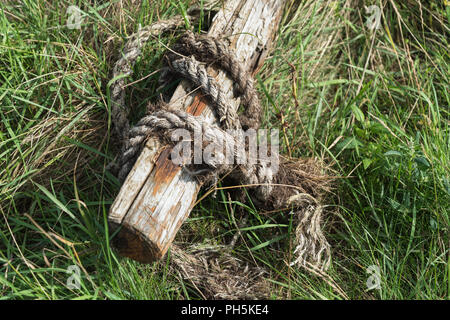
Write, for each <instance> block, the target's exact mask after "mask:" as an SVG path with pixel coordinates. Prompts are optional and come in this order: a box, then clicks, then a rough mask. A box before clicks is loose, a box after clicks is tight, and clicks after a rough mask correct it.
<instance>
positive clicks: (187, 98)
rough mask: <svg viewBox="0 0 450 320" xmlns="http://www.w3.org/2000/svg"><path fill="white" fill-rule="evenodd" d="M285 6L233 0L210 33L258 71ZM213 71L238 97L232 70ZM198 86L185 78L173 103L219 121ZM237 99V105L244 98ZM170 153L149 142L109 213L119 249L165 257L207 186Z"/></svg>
mask: <svg viewBox="0 0 450 320" xmlns="http://www.w3.org/2000/svg"><path fill="white" fill-rule="evenodd" d="M282 5H283V0H230V1H227V2H226V3H225V4H224V6H223V7H222V9H221V10H220V11H219V12H218V13H217V14H216V16H215V17H214V20H213V23H212V25H211V28H210V30H209V32H208V34H209V35H210V36H213V37H219V38H220V37H225V36H226V37H228V39H229V40H230V43H231V44H230V46H231V47H232V48H233V49H234V50H235V52H236V55H237V57H238V58H239V59H240V60H241V62H242V63H244V64H245V65H246V66H247V67H248V69H249V70H250V71H252V72H253V73H255V72H257V71H258V70H259V68H260V67H261V66H262V63H263V60H264V58H265V55H266V53H267V51H268V49H269V47H270V45H271V42H272V41H273V39H274V36H275V33H276V30H277V27H278V23H279V20H280V18H281V14H282V9H283V8H282ZM208 73H209V74H210V75H211V76H214V78H215V79H216V80H217V82H218V83H219V85H220V86H221V90H222V91H223V92H226V93H227V96H228V97H230V98H233V93H232V91H233V90H232V86H233V83H232V81H231V80H230V79H229V78H228V77H227V75H226V73H224V72H223V71H218V72H217V71H215V70H213V69H212V68H208ZM194 89H195V88H192V87H191V84H190V83H189V82H188V81H182V82H181V83H180V85H179V86H178V87H177V89H176V90H175V92H174V94H173V96H172V98H171V100H170V103H171V104H172V106H174V107H177V108H180V109H183V110H186V111H187V112H189V113H191V114H194V115H197V116H198V115H202V116H203V117H205V118H206V119H207V120H208V121H209V122H210V123H217V119H216V117H215V114H214V111H213V108H212V107H211V106H210V105H209V102H208V100H207V99H206V98H205V97H203V95H202V94H201V92H200V91H199V90H194ZM192 91H194V92H193V93H192ZM233 101H234V104H233V107H234V108H235V110H236V109H237V108H238V106H239V104H238V103H239V102H238V101H237V100H236V99H233ZM169 154H170V148H169V147H168V146H161V145H160V144H159V143H158V142H157V141H156V140H155V139H149V140H148V141H147V143H146V145H145V147H144V149H143V151H142V152H141V154H140V156H139V158H138V160H137V161H136V163H135V165H134V167H133V169H132V170H131V171H130V173H129V174H128V176H127V178H126V180H125V182H124V183H123V185H122V188H121V189H120V192H119V194H118V195H117V197H116V199H115V201H114V203H113V205H112V206H111V209H110V213H109V217H108V222H109V225H110V228H111V231H115V230H116V229H117V228H119V227H120V231H119V232H118V234H117V235H116V237H115V238H114V241H113V244H114V246H115V247H116V248H117V249H118V250H119V253H120V254H121V255H123V256H126V257H129V258H131V259H134V260H137V261H140V262H143V263H149V262H152V261H155V260H157V259H160V258H162V257H163V256H164V254H165V253H166V252H167V249H168V248H169V246H170V244H171V243H172V241H173V239H174V238H175V235H176V233H177V231H178V229H179V228H180V226H181V224H182V223H183V222H184V221H185V219H186V218H187V217H188V215H189V213H190V211H191V209H192V207H193V205H194V203H195V200H196V198H197V193H198V191H199V189H200V187H201V185H200V184H199V182H198V181H197V180H196V178H195V177H193V176H191V175H190V174H189V173H188V172H187V171H186V170H184V169H183V168H182V167H180V166H177V165H175V164H174V163H173V162H172V161H171V160H170V159H169Z"/></svg>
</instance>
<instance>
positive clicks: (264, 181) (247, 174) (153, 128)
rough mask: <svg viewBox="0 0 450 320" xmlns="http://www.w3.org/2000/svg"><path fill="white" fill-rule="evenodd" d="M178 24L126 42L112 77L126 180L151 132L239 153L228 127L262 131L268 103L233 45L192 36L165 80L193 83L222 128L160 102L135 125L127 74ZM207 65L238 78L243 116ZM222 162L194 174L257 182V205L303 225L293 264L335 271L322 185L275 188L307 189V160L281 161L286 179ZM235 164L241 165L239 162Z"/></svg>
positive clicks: (260, 165)
mask: <svg viewBox="0 0 450 320" xmlns="http://www.w3.org/2000/svg"><path fill="white" fill-rule="evenodd" d="M178 25H179V24H178V23H176V22H175V21H172V22H169V23H159V24H157V25H152V26H149V27H147V28H143V29H141V30H139V31H138V32H137V33H136V34H135V35H133V36H132V37H131V38H130V40H129V41H128V43H127V44H126V45H125V48H124V54H123V56H122V58H121V59H119V60H118V61H117V63H116V65H115V66H114V71H113V76H114V78H117V80H116V81H114V82H113V84H112V90H111V100H112V101H113V104H112V120H113V123H114V126H115V132H116V134H117V135H118V136H119V137H121V139H122V142H123V147H122V154H121V156H120V157H119V159H118V161H117V165H116V169H117V168H118V171H119V173H118V177H119V179H120V180H121V181H123V180H124V179H125V177H126V176H127V174H128V172H129V171H130V170H131V168H132V166H133V164H134V162H135V160H136V158H137V156H138V155H139V152H140V150H141V148H142V146H143V144H144V142H145V140H146V139H147V138H148V137H149V136H150V135H152V136H156V137H158V138H159V139H161V140H164V138H167V137H169V136H170V133H171V131H173V130H176V129H180V128H182V129H186V130H189V131H191V132H196V131H197V132H202V133H203V135H204V136H205V137H207V140H208V141H210V143H211V144H213V145H217V146H222V147H221V148H216V149H221V150H223V145H224V143H225V144H226V145H227V146H230V147H233V148H235V150H242V149H244V150H245V144H244V145H243V144H242V143H241V144H240V142H239V141H240V139H236V137H235V136H232V135H230V134H229V133H227V131H225V130H227V129H242V128H253V129H257V128H258V127H259V124H260V114H261V112H260V111H261V106H260V103H259V99H258V96H257V93H256V90H255V88H254V84H253V79H252V77H251V75H250V73H249V72H248V71H247V70H246V68H245V67H244V66H243V65H242V64H241V63H240V62H239V60H238V59H237V57H236V56H235V54H234V52H233V51H232V50H231V49H230V47H229V45H228V43H226V42H225V41H223V40H219V39H215V38H212V37H209V36H206V35H197V34H194V33H192V32H190V31H187V32H186V33H185V34H184V35H183V36H181V37H180V38H179V40H178V41H177V42H176V43H175V44H174V45H173V46H172V48H171V50H170V51H168V52H167V53H166V55H165V60H164V61H165V64H166V65H165V67H164V69H165V72H166V75H167V74H169V76H170V74H176V75H180V76H182V77H183V78H185V79H188V80H189V81H190V82H192V83H193V84H194V85H195V86H197V87H199V88H200V89H201V90H202V92H203V93H205V94H206V95H207V96H208V97H209V99H210V101H211V103H212V105H213V107H214V110H215V112H216V114H217V116H218V119H219V122H220V126H216V125H210V124H209V123H207V122H206V121H205V120H204V118H203V117H201V116H199V117H196V116H193V115H191V114H188V113H186V112H184V111H180V110H175V109H174V108H172V107H171V106H170V105H165V104H164V103H159V105H158V106H156V107H155V109H159V110H157V111H155V112H153V113H151V114H148V115H146V116H145V117H143V118H142V119H141V120H139V121H138V123H137V124H136V125H135V126H134V127H132V128H130V127H129V123H128V109H127V108H126V106H125V99H124V97H125V93H124V89H123V85H124V81H125V80H124V77H123V76H122V75H126V76H128V75H130V74H131V72H132V71H131V68H132V65H133V63H134V62H135V61H136V59H137V57H138V56H139V55H140V53H141V48H142V46H143V44H144V42H145V41H147V40H148V39H149V38H150V37H151V36H152V35H155V34H156V33H160V32H161V30H166V29H171V28H174V27H177V26H178ZM199 61H202V63H201V62H199ZM205 63H206V64H209V65H214V66H216V67H218V68H220V69H222V70H224V71H225V72H227V74H228V75H229V77H230V78H231V79H232V81H233V83H234V85H235V88H236V89H237V90H235V91H236V95H237V97H239V98H240V99H241V100H240V101H241V102H242V104H243V106H244V112H243V114H242V115H240V116H238V115H237V114H236V112H235V111H234V109H233V108H232V101H230V100H229V99H228V98H227V97H226V96H225V94H224V93H223V92H221V89H220V86H219V85H218V83H217V81H216V80H215V79H214V78H212V77H211V76H209V75H208V73H207V71H206V67H205ZM237 131H238V132H240V131H242V130H240V131H239V130H237ZM239 154H240V153H239V152H235V155H236V157H239ZM220 159H225V155H224V154H221V153H220V152H219V154H216V157H214V159H211V160H206V161H204V163H202V167H203V168H205V167H206V169H204V170H193V171H194V172H202V173H204V174H202V176H203V177H206V178H205V180H210V179H212V178H213V181H217V176H218V175H221V174H223V173H224V172H229V171H233V170H234V171H233V176H235V177H237V179H238V180H239V181H240V183H242V184H244V185H258V186H256V187H253V188H252V189H253V191H254V192H253V193H254V197H255V200H257V201H256V202H257V203H260V204H261V205H262V207H264V208H266V207H267V205H268V204H272V206H274V207H275V208H276V207H278V208H284V207H286V206H287V207H291V208H292V210H293V213H295V217H296V221H297V227H296V248H295V250H294V254H296V259H295V261H294V262H293V264H298V265H302V266H306V265H307V264H312V265H314V266H317V267H319V268H322V269H326V268H328V265H329V263H330V246H329V244H328V242H327V241H326V238H325V237H324V235H323V233H322V231H321V227H320V224H321V218H322V214H323V209H322V206H320V204H319V202H318V201H317V200H316V198H315V197H313V196H311V195H310V194H309V193H311V194H314V193H316V194H317V193H318V190H314V188H315V187H318V186H319V183H318V182H317V181H319V180H318V179H317V181H315V182H314V183H316V184H315V185H314V183H313V185H312V188H310V192H309V193H307V192H306V193H302V192H299V191H297V190H296V189H289V188H288V190H286V188H284V189H283V188H282V187H280V186H278V187H274V186H276V185H283V184H284V185H286V184H288V183H289V184H291V185H295V186H300V188H301V185H302V184H304V183H305V182H304V181H305V179H306V176H305V174H304V172H301V171H299V170H298V168H299V165H300V162H296V161H293V160H285V159H284V158H281V159H280V160H281V163H280V167H281V169H282V170H280V171H281V172H282V174H280V173H277V174H274V172H273V171H272V169H271V167H270V166H269V164H268V163H266V162H265V161H263V160H261V159H256V161H253V162H250V161H246V162H245V163H246V164H241V165H238V166H236V165H231V164H227V163H224V161H220ZM237 160H239V159H237ZM234 163H242V162H238V161H235V162H234ZM191 171H192V170H191ZM299 172H300V173H299ZM313 180H314V179H310V180H309V181H313Z"/></svg>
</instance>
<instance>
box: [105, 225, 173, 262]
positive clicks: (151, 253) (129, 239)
mask: <svg viewBox="0 0 450 320" xmlns="http://www.w3.org/2000/svg"><path fill="white" fill-rule="evenodd" d="M109 228H110V230H112V232H114V231H115V230H117V229H118V228H120V231H119V232H118V234H117V235H116V236H115V237H114V238H113V240H112V245H113V246H114V248H115V249H117V250H118V251H119V253H120V255H121V256H124V257H127V258H130V259H133V260H136V261H138V262H141V263H151V262H154V261H157V260H159V259H161V258H162V257H163V256H164V254H165V252H162V251H160V250H159V249H158V247H157V245H155V244H154V243H152V242H151V241H148V239H145V237H144V236H143V235H142V234H140V232H139V231H138V230H135V229H134V228H133V227H130V226H129V225H126V224H122V225H120V226H119V225H117V224H115V223H113V222H109Z"/></svg>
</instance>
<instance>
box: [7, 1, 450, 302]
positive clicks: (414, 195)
mask: <svg viewBox="0 0 450 320" xmlns="http://www.w3.org/2000/svg"><path fill="white" fill-rule="evenodd" d="M182 3H183V4H179V3H178V2H175V1H156V3H155V2H154V1H148V0H147V1H145V0H144V1H142V4H136V3H135V4H134V5H132V4H131V1H109V2H108V1H96V0H91V1H74V2H70V1H64V0H61V1H43V0H34V1H32V0H28V1H21V2H17V1H7V2H1V3H0V9H1V10H0V108H1V112H0V116H1V121H0V212H1V214H0V219H1V222H0V298H2V299H105V298H106V299H181V298H191V299H198V298H201V294H200V293H199V292H198V291H197V290H196V289H195V288H194V287H192V286H191V284H190V283H189V282H188V281H183V280H180V279H179V278H178V277H177V275H176V274H174V273H172V272H170V271H169V268H168V266H167V261H162V262H157V263H154V264H152V265H141V264H139V263H137V262H134V261H131V260H128V259H125V258H121V257H119V256H118V255H117V254H116V253H115V251H114V250H112V249H111V247H110V238H111V237H112V235H111V234H110V233H109V230H108V228H107V224H106V218H107V214H108V210H109V206H110V205H111V203H112V202H113V200H114V198H115V196H116V194H117V193H118V190H119V188H120V185H119V183H118V181H117V180H116V179H115V178H114V177H113V176H112V175H111V174H110V173H109V172H108V171H106V169H105V167H106V165H107V164H108V163H109V162H110V161H111V159H112V158H113V157H114V155H115V154H116V152H117V147H118V146H117V145H116V144H115V142H114V141H113V140H110V139H109V132H110V125H111V123H110V117H109V104H108V97H107V94H106V93H107V91H108V82H109V80H110V75H111V68H112V65H113V64H114V62H115V59H116V58H117V56H118V52H119V49H120V48H121V46H122V45H123V44H124V40H125V38H126V36H128V35H130V34H131V33H133V32H134V31H136V30H137V28H138V24H141V25H142V26H144V25H147V24H150V23H151V22H153V21H157V20H158V19H164V18H167V17H170V16H173V15H175V14H182V13H183V12H184V11H185V10H186V8H188V7H189V6H190V5H191V4H192V3H193V1H182ZM372 4H377V5H379V6H380V7H382V8H383V9H382V12H383V17H382V25H381V29H380V30H378V31H377V32H376V33H373V32H370V31H369V30H368V29H367V28H366V26H365V25H364V23H365V20H366V17H367V15H366V13H365V12H364V8H363V5H367V6H369V5H372ZM69 5H78V6H79V7H80V8H81V9H82V10H83V12H84V14H85V16H84V22H83V25H82V27H81V29H80V30H77V29H75V30H70V29H68V28H67V27H66V26H65V22H66V18H67V15H66V9H67V7H68V6H69ZM449 23H450V8H449V7H448V6H447V7H445V6H444V4H443V2H442V1H435V2H432V4H429V2H425V1H423V2H422V3H421V4H420V3H419V1H417V0H408V1H400V0H387V1H378V0H377V1H375V0H374V1H367V0H366V1H356V0H346V1H329V0H318V1H287V5H286V8H285V12H284V16H283V19H282V20H281V24H280V27H279V31H278V37H277V40H276V43H275V46H274V49H273V51H272V53H271V54H270V56H269V57H268V58H267V59H266V63H265V65H264V67H263V68H262V70H261V71H260V72H259V74H258V75H257V76H256V79H257V82H258V86H257V88H258V91H259V93H260V97H261V99H262V104H263V106H264V123H263V126H264V127H266V128H271V127H277V128H281V127H282V126H283V127H284V128H286V129H285V130H284V131H283V133H282V134H283V139H280V140H281V141H283V145H282V148H281V149H282V152H283V153H285V154H288V153H291V155H292V156H298V157H314V158H316V159H318V160H320V161H323V162H324V163H325V164H327V165H328V166H329V167H330V168H331V170H332V171H333V173H334V174H335V175H336V176H338V177H340V178H339V179H337V181H336V183H335V185H334V189H333V193H332V194H330V195H328V196H327V197H326V199H325V200H326V205H327V218H326V220H325V224H324V227H325V233H326V236H327V238H328V239H329V241H330V243H331V245H332V255H333V256H332V257H333V259H332V265H331V268H330V270H329V271H328V272H327V274H316V275H315V274H312V273H310V272H306V271H305V270H302V269H298V268H295V267H289V266H288V263H287V262H288V261H290V259H291V256H292V250H291V248H290V245H291V244H292V239H293V233H292V232H291V231H292V229H293V226H292V221H291V220H290V216H289V214H287V213H273V214H265V213H264V212H259V211H258V210H256V209H255V208H254V207H253V205H252V204H251V202H249V201H248V199H247V201H246V203H245V204H244V203H241V202H239V201H237V200H230V197H229V195H228V192H227V190H219V191H218V193H217V196H216V198H213V197H211V196H209V197H206V198H205V199H204V200H202V201H201V202H200V203H199V204H198V205H197V206H196V207H195V208H194V210H193V212H192V213H191V215H190V218H189V219H188V221H187V222H186V223H185V224H184V226H183V227H182V229H181V231H180V233H179V235H178V237H177V239H176V241H177V242H200V243H203V242H209V243H218V244H223V243H228V242H229V240H230V239H231V238H232V237H233V235H234V234H235V233H236V232H237V228H238V223H236V219H238V218H239V216H238V215H247V216H248V219H247V220H246V223H245V225H243V226H240V228H241V229H242V239H240V240H239V241H238V242H237V245H236V248H235V250H234V254H235V255H237V256H239V257H240V258H242V259H244V260H248V261H250V262H252V261H256V262H257V264H258V265H260V266H264V267H265V268H266V269H267V270H268V271H269V272H270V275H269V279H270V281H271V283H272V284H273V292H272V296H271V297H272V298H274V299H282V298H290V299H343V298H352V299H448V298H449V297H450V281H449V280H450V255H449V211H450V176H449V172H450V133H449V124H450V117H449V116H450V114H449V109H450V108H449V104H450V103H449V102H450V96H449V93H448V92H449V74H450V72H449V71H450V68H449V66H450V64H449V53H448V48H449V43H448V39H449ZM173 40H174V35H167V36H165V37H161V38H160V39H154V40H151V41H150V42H149V44H148V46H147V47H146V49H145V52H144V56H143V57H144V58H143V59H141V60H139V61H138V63H137V64H136V66H135V73H134V75H133V76H132V77H131V78H130V79H129V82H132V81H136V80H139V79H142V78H144V77H145V76H146V75H148V74H150V73H152V72H154V71H155V70H157V69H158V68H159V67H160V65H161V57H162V54H163V52H164V50H165V46H166V45H167V44H169V43H171V42H172V41H173ZM158 77H159V74H158V73H155V74H154V75H152V76H150V77H147V78H145V79H143V80H141V81H138V82H136V83H135V84H133V85H131V86H130V87H129V88H128V92H127V101H128V102H129V104H130V105H132V106H133V108H134V109H133V116H134V117H135V118H136V119H137V118H139V116H141V115H142V114H143V112H144V111H145V106H146V104H147V103H148V102H149V101H154V100H156V99H157V97H158V95H159V92H157V91H156V89H157V88H158V83H157V80H158ZM280 119H282V123H281V122H280ZM231 199H232V198H231ZM70 265H79V266H82V268H81V280H82V281H81V284H82V285H81V288H80V289H79V290H78V289H68V288H67V287H66V281H67V279H68V277H69V276H70V274H68V273H66V270H67V268H68V267H69V266H70ZM372 265H375V266H377V267H378V268H379V270H380V281H381V283H380V287H381V289H380V290H376V289H375V290H368V289H367V286H366V281H367V280H368V278H369V277H370V274H369V273H367V272H366V270H367V268H369V266H372Z"/></svg>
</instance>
